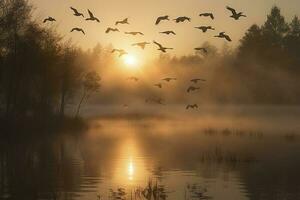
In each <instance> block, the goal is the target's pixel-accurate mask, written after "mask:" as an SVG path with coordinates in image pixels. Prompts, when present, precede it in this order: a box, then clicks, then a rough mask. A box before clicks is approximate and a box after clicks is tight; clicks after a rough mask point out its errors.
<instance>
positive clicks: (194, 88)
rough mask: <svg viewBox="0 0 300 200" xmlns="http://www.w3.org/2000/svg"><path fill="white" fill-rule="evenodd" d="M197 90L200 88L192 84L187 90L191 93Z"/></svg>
mask: <svg viewBox="0 0 300 200" xmlns="http://www.w3.org/2000/svg"><path fill="white" fill-rule="evenodd" d="M196 90H200V88H199V87H194V86H190V87H189V88H188V89H187V90H186V91H187V92H188V93H190V92H193V91H196Z"/></svg>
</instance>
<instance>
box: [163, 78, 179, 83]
mask: <svg viewBox="0 0 300 200" xmlns="http://www.w3.org/2000/svg"><path fill="white" fill-rule="evenodd" d="M162 80H163V81H166V82H170V81H176V80H177V78H164V79H162Z"/></svg>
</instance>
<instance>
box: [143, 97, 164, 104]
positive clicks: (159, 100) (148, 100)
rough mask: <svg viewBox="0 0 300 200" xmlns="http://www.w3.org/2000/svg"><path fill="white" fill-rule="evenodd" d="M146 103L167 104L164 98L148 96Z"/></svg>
mask: <svg viewBox="0 0 300 200" xmlns="http://www.w3.org/2000/svg"><path fill="white" fill-rule="evenodd" d="M145 102H146V103H157V104H160V105H165V104H164V100H163V99H162V98H148V99H146V100H145Z"/></svg>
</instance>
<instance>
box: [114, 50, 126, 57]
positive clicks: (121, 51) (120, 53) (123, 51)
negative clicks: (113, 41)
mask: <svg viewBox="0 0 300 200" xmlns="http://www.w3.org/2000/svg"><path fill="white" fill-rule="evenodd" d="M115 52H118V53H119V57H122V56H124V55H126V54H128V53H127V52H126V51H125V50H123V49H113V50H112V51H111V53H115Z"/></svg>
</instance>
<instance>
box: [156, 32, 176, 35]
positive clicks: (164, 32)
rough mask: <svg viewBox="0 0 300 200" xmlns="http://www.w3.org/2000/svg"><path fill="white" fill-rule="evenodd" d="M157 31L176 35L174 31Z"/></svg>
mask: <svg viewBox="0 0 300 200" xmlns="http://www.w3.org/2000/svg"><path fill="white" fill-rule="evenodd" d="M159 33H161V34H166V35H170V34H172V35H176V33H175V32H174V31H163V32H159Z"/></svg>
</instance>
